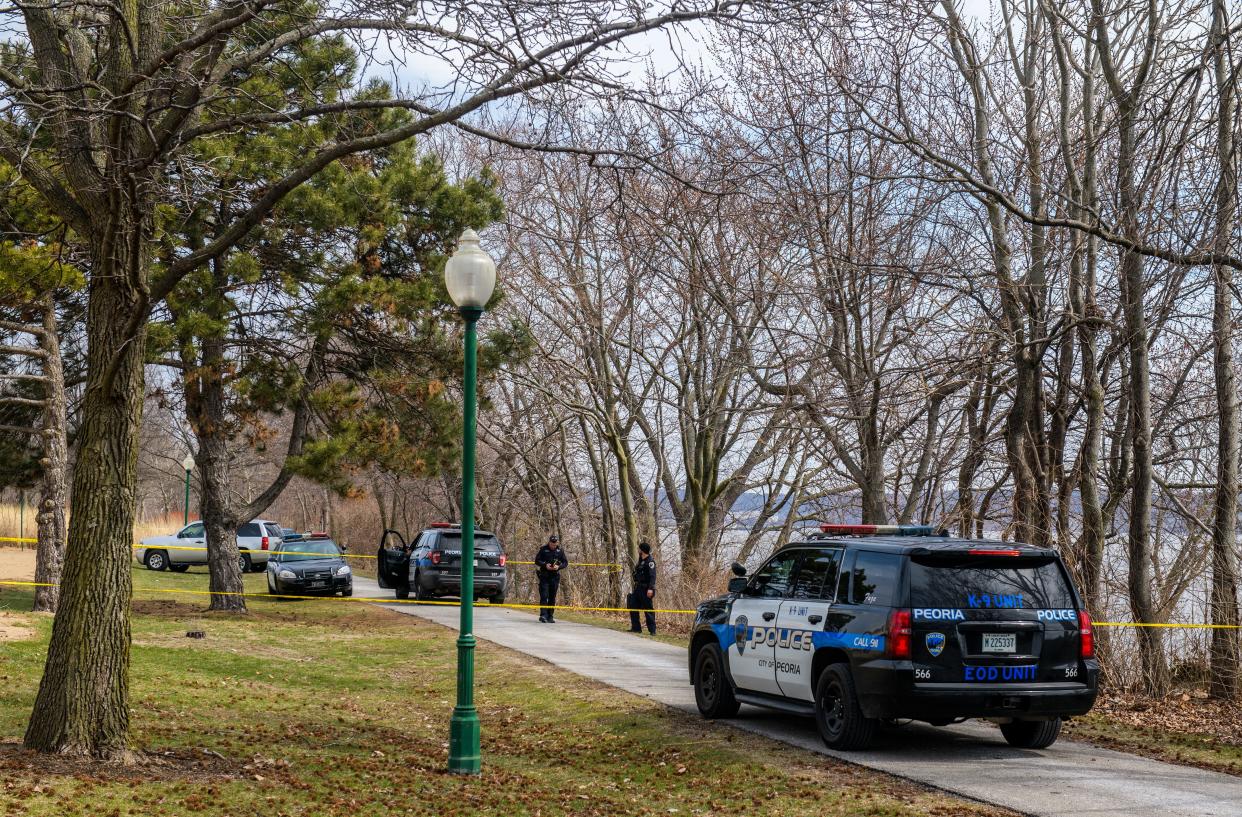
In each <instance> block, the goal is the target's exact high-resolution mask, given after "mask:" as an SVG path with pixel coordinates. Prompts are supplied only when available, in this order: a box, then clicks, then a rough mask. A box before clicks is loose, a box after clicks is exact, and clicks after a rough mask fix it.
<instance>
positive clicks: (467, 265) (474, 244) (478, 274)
mask: <svg viewBox="0 0 1242 817" xmlns="http://www.w3.org/2000/svg"><path fill="white" fill-rule="evenodd" d="M444 285H445V286H446V287H448V293H449V297H450V298H452V299H453V303H455V304H457V306H458V308H459V309H483V308H484V307H485V306H487V302H488V301H490V300H491V298H492V291H493V290H495V289H496V262H495V261H493V260H492V257H491V256H490V255H488V254H487V253H486V252H485V251H484V250H483V248H482V247H480V246H479V234H478V233H476V232H475V231H474V230H472V229H470V228H469V227H467V228H466V230H465V232H463V233H462V234H461V238H459V239H458V240H457V251H456V252H454V253H453V255H452V257H451V258H449V260H448V263H447V264H445V265H444Z"/></svg>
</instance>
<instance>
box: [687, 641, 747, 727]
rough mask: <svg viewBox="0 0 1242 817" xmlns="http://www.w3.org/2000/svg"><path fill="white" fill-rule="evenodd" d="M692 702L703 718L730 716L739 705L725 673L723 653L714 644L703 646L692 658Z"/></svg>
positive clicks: (734, 713)
mask: <svg viewBox="0 0 1242 817" xmlns="http://www.w3.org/2000/svg"><path fill="white" fill-rule="evenodd" d="M694 702H695V703H696V704H698V706H699V712H700V713H702V715H703V717H705V718H730V717H733V716H734V715H736V714H737V711H738V709H739V708H740V706H741V705H740V704H739V703H738V702H737V698H734V697H733V688H732V687H731V686H730V685H729V678H728V676H727V675H726V674H725V666H724V655H723V654H722V653H721V652H720V647H718V646H716V645H715V644H708V645H706V646H704V647H703V649H701V650H699V654H698V656H697V657H695V659H694Z"/></svg>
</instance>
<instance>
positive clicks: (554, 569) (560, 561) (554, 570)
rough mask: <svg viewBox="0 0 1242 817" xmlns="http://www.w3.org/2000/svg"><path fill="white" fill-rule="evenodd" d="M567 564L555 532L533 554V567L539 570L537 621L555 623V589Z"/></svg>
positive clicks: (567, 559)
mask: <svg viewBox="0 0 1242 817" xmlns="http://www.w3.org/2000/svg"><path fill="white" fill-rule="evenodd" d="M568 566H569V558H568V557H567V556H566V555H565V551H563V550H561V540H560V538H559V537H558V536H556V535H555V534H554V535H552V536H549V537H548V543H547V544H546V545H544V546H543V547H541V548H539V552H538V553H537V554H535V569H536V570H537V571H538V572H539V604H540V605H542V606H541V607H540V608H539V621H540V622H542V623H544V624H555V623H556V619H554V618H553V617H552V614H553V612H555V610H554V608H555V607H556V591H557V589H558V588H559V587H560V586H561V571H562V570H564V569H565V568H566V567H568Z"/></svg>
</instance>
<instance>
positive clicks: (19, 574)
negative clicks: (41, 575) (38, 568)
mask: <svg viewBox="0 0 1242 817" xmlns="http://www.w3.org/2000/svg"><path fill="white" fill-rule="evenodd" d="M34 571H35V552H34V550H21V549H19V548H0V579H9V580H11V581H20V582H29V581H34Z"/></svg>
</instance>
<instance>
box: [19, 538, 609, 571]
mask: <svg viewBox="0 0 1242 817" xmlns="http://www.w3.org/2000/svg"><path fill="white" fill-rule="evenodd" d="M38 541H39V540H38V539H19V538H18V537H16V536H0V542H32V543H33V542H38ZM295 541H296V540H295ZM130 547H132V548H148V549H151V550H206V549H207V548H205V547H199V546H195V545H143V544H133V545H130ZM238 552H239V553H271V552H272V551H270V550H255V549H254V548H238ZM281 553H288V554H289V555H291V556H322V555H323V554H322V553H316V552H315V551H311V550H282V551H281ZM341 555H342V556H344V557H345V558H346V559H378V558H379V557H378V556H376V555H375V554H373V553H343V554H341ZM506 563H507V564H511V565H533V564H534V562H524V561H519V560H516V559H510V560H506ZM569 566H570V567H608V568H612V569H613V570H618V571H619V570H622V569H623V568H622V566H621V565H619V564H617V563H616V562H570V563H569Z"/></svg>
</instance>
